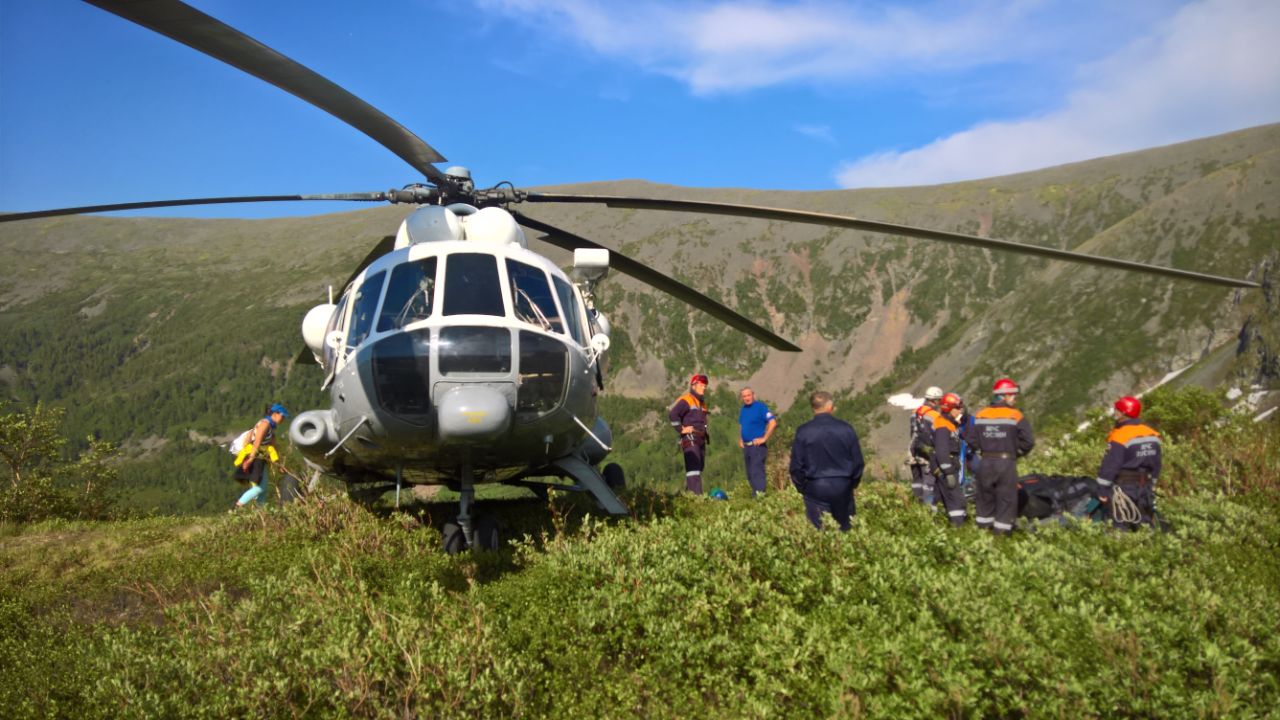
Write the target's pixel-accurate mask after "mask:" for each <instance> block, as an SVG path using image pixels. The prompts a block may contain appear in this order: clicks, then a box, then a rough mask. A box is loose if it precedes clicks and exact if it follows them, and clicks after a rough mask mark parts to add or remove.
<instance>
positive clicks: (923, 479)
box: [907, 385, 942, 507]
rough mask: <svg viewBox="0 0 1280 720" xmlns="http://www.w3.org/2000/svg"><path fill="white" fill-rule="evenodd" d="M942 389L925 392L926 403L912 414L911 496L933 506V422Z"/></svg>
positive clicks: (936, 388)
mask: <svg viewBox="0 0 1280 720" xmlns="http://www.w3.org/2000/svg"><path fill="white" fill-rule="evenodd" d="M941 399H942V388H940V387H938V386H936V385H934V386H931V387H930V388H929V389H927V390H925V391H924V402H923V403H921V405H920V407H918V408H916V410H915V412H913V413H912V414H911V459H910V460H908V461H907V463H908V464H909V465H910V466H911V494H913V495H915V496H916V499H917V500H919V501H920V502H922V503H924V504H925V505H928V506H930V507H932V506H933V503H934V486H933V475H931V474H930V473H929V465H930V458H931V457H933V420H934V418H936V417H938V401H939V400H941Z"/></svg>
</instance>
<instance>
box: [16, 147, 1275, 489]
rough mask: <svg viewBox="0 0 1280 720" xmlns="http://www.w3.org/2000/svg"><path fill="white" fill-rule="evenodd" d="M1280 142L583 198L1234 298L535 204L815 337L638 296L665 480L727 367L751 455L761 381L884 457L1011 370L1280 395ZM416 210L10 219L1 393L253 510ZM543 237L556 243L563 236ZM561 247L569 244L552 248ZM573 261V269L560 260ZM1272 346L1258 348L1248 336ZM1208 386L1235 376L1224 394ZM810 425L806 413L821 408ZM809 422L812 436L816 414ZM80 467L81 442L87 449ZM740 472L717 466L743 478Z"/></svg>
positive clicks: (726, 402)
mask: <svg viewBox="0 0 1280 720" xmlns="http://www.w3.org/2000/svg"><path fill="white" fill-rule="evenodd" d="M1277 176H1280V125H1271V126H1264V127H1259V128H1254V129H1251V130H1245V131H1241V132H1236V133H1232V134H1229V135H1223V136H1219V137H1214V138H1207V139H1204V140H1199V141H1195V142H1190V143H1183V144H1180V145H1175V146H1169V147H1165V148H1156V149H1152V150H1147V151H1143V152H1138V153H1130V154H1127V155H1122V156H1116V157H1111V158H1103V159H1099V160H1093V161H1088V162H1082V163H1077V164H1074V165H1069V166H1063V167H1058V168H1051V169H1047V170H1042V171H1038V172H1033V173H1025V174H1021V175H1014V176H1008V177H1002V178H995V179H991V180H984V181H975V182H965V183H955V184H950V185H942V186H936V187H922V188H900V189H876V190H849V191H826V192H772V191H762V190H729V189H717V190H704V189H688V188H677V187H669V186H655V185H651V184H647V183H642V182H637V181H626V182H616V183H599V184H592V185H587V186H576V187H575V188H574V189H575V190H580V191H591V192H599V193H602V194H607V193H630V194H646V195H656V196H663V197H679V198H689V199H707V200H720V201H728V202H744V203H755V204H762V205H774V206H782V207H790V208H797V209H804V210H814V211H820V212H830V213H842V214H852V215H859V216H864V217H868V218H874V219H879V220H886V221H891V222H899V223H907V224H913V225H920V226H927V227H934V228H939V229H944V230H958V231H964V232H976V233H979V234H989V235H991V236H994V237H1001V238H1005V239H1009V240H1016V241H1020V242H1027V243H1037V244H1043V245H1052V246H1055V247H1062V248H1069V249H1075V250H1081V251H1086V252H1093V253H1099V254H1107V255H1114V256H1116V257H1122V258H1130V259H1137V260H1143V261H1151V262H1158V263H1163V264H1169V265H1173V266H1175V267H1183V268H1193V269H1196V270H1202V271H1208V272H1213V273H1218V274H1224V275H1233V276H1241V277H1244V276H1248V277H1252V278H1254V279H1257V280H1260V281H1263V282H1264V283H1265V284H1266V286H1267V287H1266V288H1265V289H1264V290H1263V291H1256V290H1251V291H1242V292H1233V291H1230V290H1225V289H1219V288H1214V287H1209V286H1201V285H1196V284H1194V283H1189V282H1180V281H1172V280H1165V279H1154V278H1146V277H1139V276H1135V275H1129V274H1124V273H1120V272H1117V271H1111V270H1101V269H1094V268H1085V267H1079V266H1068V265H1063V264H1055V263H1049V262H1047V261H1041V260H1037V259H1027V258H1022V257H1013V256H1007V255H1001V254H995V253H989V252H986V251H980V250H976V249H969V248H953V247H950V246H945V245H940V244H938V243H931V242H925V241H913V240H904V239H899V238H891V237H884V236H877V235H870V234H865V233H856V232H836V231H831V230H828V229H824V228H818V227H808V226H799V225H784V224H780V223H774V222H766V221H755V220H741V219H733V218H702V217H697V216H689V215H682V214H675V213H666V212H653V213H645V212H638V211H613V210H607V209H601V208H591V207H549V206H541V205H539V206H536V207H531V208H526V210H527V211H528V212H529V214H531V215H533V216H535V217H538V218H540V219H544V220H546V221H548V222H551V223H553V224H556V225H558V226H561V227H564V228H566V229H571V230H573V231H575V232H578V233H580V234H583V235H585V236H587V237H590V238H593V239H595V240H597V241H599V242H601V243H604V244H606V245H609V246H611V247H614V248H617V249H619V250H621V251H623V252H625V253H627V254H629V255H631V256H633V257H635V258H638V259H640V260H642V261H645V262H647V263H649V264H651V265H652V266H654V267H655V268H657V269H659V270H663V271H665V272H669V273H671V274H672V275H674V276H676V277H678V278H680V279H682V280H684V281H685V282H688V283H689V284H691V285H693V286H695V287H698V288H699V289H701V290H703V291H705V292H707V293H708V294H710V295H712V296H713V297H717V298H720V299H723V300H724V301H726V302H727V303H728V304H730V305H731V306H733V307H735V308H737V309H739V310H741V311H742V312H744V313H745V314H747V315H750V316H752V317H753V318H756V319H757V320H759V321H761V322H764V323H765V324H768V325H771V326H772V327H773V328H774V329H775V330H777V331H778V332H780V333H782V334H783V335H785V336H788V337H789V338H791V339H792V340H794V341H796V342H797V343H798V344H799V345H800V346H801V347H803V348H804V350H805V352H803V353H801V354H798V355H792V354H786V353H778V352H773V351H768V350H766V349H764V348H762V347H760V346H758V344H756V343H754V342H753V341H750V340H749V339H748V338H746V337H745V336H743V335H741V334H739V333H737V332H735V331H733V330H731V329H729V328H727V327H725V326H722V325H720V324H719V323H717V322H715V321H714V320H712V319H710V318H709V317H707V316H705V315H702V314H700V313H697V312H695V311H692V310H688V309H687V308H685V307H684V306H683V305H681V304H679V303H678V302H677V301H674V300H672V299H670V298H666V297H663V296H659V295H656V294H654V293H652V292H650V291H649V290H647V289H645V288H643V287H642V286H639V285H638V284H636V283H634V282H632V281H630V280H628V279H625V278H617V277H614V278H611V279H610V280H608V281H607V282H606V283H605V285H604V287H603V288H602V292H601V293H600V295H601V298H600V299H601V304H602V306H603V307H604V309H605V310H606V312H607V313H608V314H609V315H610V317H611V318H612V320H613V326H614V328H615V331H616V332H615V336H614V350H613V352H612V353H611V355H612V357H611V364H612V374H611V378H610V380H609V387H608V388H607V397H608V399H607V401H606V408H607V410H608V414H609V417H610V419H611V420H612V421H613V422H615V424H617V425H618V426H619V427H620V428H623V429H624V432H621V433H619V438H618V445H619V448H620V452H619V459H620V460H621V461H622V462H623V464H624V465H625V466H628V467H629V469H630V472H631V477H632V478H633V480H635V481H637V482H638V483H639V484H641V485H647V486H658V487H665V486H670V485H672V483H673V482H674V481H673V480H672V479H671V478H672V477H673V476H674V475H675V474H676V471H677V470H678V459H677V458H676V457H674V453H672V452H671V449H670V446H669V438H668V437H667V436H666V435H665V434H664V433H663V430H664V423H663V422H661V419H660V417H659V415H660V414H661V412H662V411H663V410H664V409H665V407H666V405H667V404H668V403H669V402H670V401H671V400H672V399H673V398H674V397H675V395H676V394H677V393H678V392H679V391H681V390H682V389H683V379H684V378H685V377H687V375H688V374H689V373H690V372H691V371H692V370H694V369H698V370H702V371H705V372H708V373H709V374H710V375H711V376H712V378H713V389H714V390H715V392H716V395H715V398H714V399H715V405H716V406H717V407H718V409H719V411H720V414H719V415H718V417H717V419H716V421H715V423H716V427H715V432H716V434H717V436H718V437H720V438H723V440H722V441H721V442H722V444H721V445H720V446H719V447H722V448H724V449H726V450H728V449H730V445H729V443H730V442H731V441H732V437H733V435H732V433H733V425H732V418H733V416H734V414H735V413H734V409H735V407H736V401H735V400H734V393H735V392H736V390H737V389H738V388H739V387H740V386H741V385H742V384H745V383H750V384H752V385H753V386H754V387H755V388H756V390H757V393H758V395H759V396H760V397H761V398H763V399H765V400H767V401H769V402H770V403H772V404H774V405H775V406H778V407H780V408H783V409H787V408H791V407H792V406H793V405H794V401H795V399H796V398H797V397H800V396H802V395H803V394H804V393H805V392H807V391H808V390H811V389H813V388H815V387H823V388H825V389H829V390H833V391H835V392H836V393H837V396H838V397H839V398H840V412H841V414H842V415H844V416H845V417H846V418H848V419H850V420H851V421H853V422H854V423H855V424H856V425H857V426H858V427H859V429H860V430H861V431H862V432H863V434H864V436H865V437H866V439H867V442H868V445H869V447H870V449H872V450H873V451H874V452H876V453H877V454H878V455H879V456H880V457H882V458H890V457H891V456H896V453H899V452H901V437H902V435H903V434H904V431H903V430H902V428H901V426H900V423H902V415H903V414H902V413H900V412H896V411H894V410H893V408H891V407H890V406H889V405H887V404H886V403H885V402H884V400H885V398H886V397H887V396H888V395H890V394H892V393H894V392H898V391H915V392H916V393H919V392H920V390H921V389H922V388H923V387H924V386H926V385H929V384H940V385H944V386H946V387H948V388H949V389H952V388H954V389H958V390H960V391H962V392H963V393H964V394H965V395H966V396H967V397H970V398H971V399H975V398H976V399H980V398H981V396H982V394H983V390H984V389H985V388H986V387H987V386H988V384H989V383H990V381H991V379H992V378H993V377H994V376H996V375H1001V374H1010V375H1012V376H1014V377H1016V378H1018V379H1019V381H1020V382H1022V383H1023V385H1024V387H1025V388H1026V396H1025V401H1026V407H1027V409H1028V412H1029V414H1030V415H1031V416H1032V417H1033V418H1034V419H1035V420H1036V422H1037V424H1038V425H1046V424H1047V425H1054V424H1057V425H1073V424H1074V423H1075V422H1077V421H1078V420H1079V419H1080V418H1081V417H1082V415H1083V413H1084V412H1085V410H1086V409H1087V408H1089V407H1091V406H1096V405H1098V404H1099V403H1101V402H1103V401H1104V400H1106V399H1109V398H1111V397H1112V396H1114V395H1115V394H1118V393H1120V392H1131V391H1134V390H1138V389H1141V388H1145V387H1148V386H1149V385H1151V384H1154V383H1155V382H1156V381H1158V380H1159V379H1161V378H1162V377H1163V376H1165V375H1166V374H1167V373H1169V372H1170V371H1173V370H1177V369H1180V368H1183V367H1185V366H1187V365H1190V364H1192V363H1194V362H1196V361H1198V360H1201V359H1202V358H1206V357H1207V356H1208V355H1209V354H1211V351H1213V350H1215V349H1219V348H1224V347H1225V346H1226V345H1228V344H1230V345H1233V346H1235V348H1234V349H1228V350H1227V351H1226V353H1225V354H1219V355H1215V357H1216V358H1218V360H1217V363H1218V364H1217V370H1216V371H1215V372H1214V373H1212V382H1213V383H1214V384H1216V383H1220V382H1225V381H1230V382H1233V383H1236V384H1240V385H1243V386H1248V385H1250V384H1259V385H1262V386H1263V387H1264V388H1274V387H1275V383H1276V381H1277V377H1280V363H1278V362H1277V360H1276V358H1277V355H1280V352H1278V351H1277V349H1278V348H1280V341H1278V340H1277V337H1278V335H1277V333H1280V328H1278V327H1277V326H1276V324H1277V320H1276V318H1277V317H1278V316H1280V312H1277V307H1276V298H1275V294H1274V286H1273V284H1272V283H1273V277H1274V270H1273V269H1269V268H1274V266H1275V262H1276V259H1277V256H1278V255H1280V193H1277V192H1276V187H1277V183H1276V180H1277ZM406 212H408V208H403V207H385V208H378V209H373V210H362V211H356V212H351V213H343V214H338V215H329V216H321V217H314V218H305V219H281V220H270V221H234V220H177V219H120V218H107V217H80V218H58V219H47V220H38V221H30V222H24V223H11V224H5V225H0V267H3V268H5V269H4V271H3V272H2V273H0V393H3V395H5V396H7V397H8V398H10V399H11V401H12V402H13V404H14V405H15V406H18V407H27V406H30V405H33V404H34V403H35V402H37V401H43V402H45V403H48V404H52V405H56V406H60V407H64V408H65V409H66V412H67V416H66V418H67V419H66V423H65V428H64V429H65V434H66V435H68V436H69V437H72V438H75V439H76V440H77V442H82V440H80V439H82V438H84V437H85V436H88V435H93V436H95V437H98V438H102V439H106V440H110V441H113V442H117V443H120V444H121V445H122V447H123V448H124V450H125V454H126V456H127V458H128V459H127V462H126V463H125V465H124V466H123V467H122V472H123V476H124V482H125V484H126V486H127V487H128V488H129V494H128V503H129V504H130V505H131V506H133V507H136V508H139V509H141V510H143V511H146V510H151V509H158V510H160V511H163V512H201V511H210V510H215V509H220V508H223V507H226V504H227V502H228V495H229V493H231V492H233V489H232V488H230V487H229V486H228V485H227V484H226V483H225V482H224V481H223V479H222V476H223V474H224V468H225V456H224V455H223V453H222V451H220V450H219V449H218V448H217V447H216V443H217V442H218V441H219V440H225V439H227V437H228V434H229V433H231V432H234V431H238V430H240V429H243V427H244V426H246V424H247V423H248V422H249V421H251V420H252V419H253V418H254V416H255V415H256V413H257V411H258V410H259V409H260V408H261V405H262V403H264V402H266V401H268V400H272V399H280V400H283V401H284V402H285V403H286V404H288V405H289V406H290V407H293V408H302V409H305V408H310V407H320V406H323V405H324V404H325V398H324V397H322V395H321V394H320V393H319V390H318V387H319V385H320V382H321V378H320V376H319V371H318V370H317V369H315V368H314V367H294V366H293V362H292V359H293V357H294V356H295V355H296V353H297V352H298V350H299V348H300V347H301V342H300V339H299V335H298V327H299V323H300V321H301V318H302V316H303V314H304V313H305V312H306V310H307V309H309V308H310V307H311V306H313V305H314V304H316V303H318V302H322V301H323V300H324V298H325V295H326V288H327V286H328V285H330V284H334V283H340V282H342V280H343V279H345V277H346V276H347V274H348V273H349V271H350V269H351V268H352V267H353V265H354V264H355V263H356V262H357V261H358V260H359V259H360V258H361V257H363V256H364V254H365V253H366V252H367V250H368V249H369V248H370V247H371V246H372V245H373V244H374V243H375V242H376V241H377V239H379V238H381V237H382V236H384V235H386V234H390V233H392V232H394V230H395V228H396V226H397V223H398V221H399V219H400V218H401V217H402V216H403V215H404V214H405V213H406ZM535 245H538V244H535ZM543 247H545V246H543ZM552 255H553V256H554V257H558V258H560V259H562V260H563V259H564V256H563V254H556V253H555V252H552ZM1241 338H1246V339H1247V342H1244V341H1242V340H1241ZM1206 377H1208V376H1207V375H1206ZM802 416H803V412H802V411H801V412H799V414H798V415H796V416H795V417H802ZM791 425H792V426H793V425H794V423H791ZM75 449H76V447H75V445H74V443H73V446H72V447H71V448H69V450H72V451H74V450H75ZM733 455H734V453H731V452H724V453H713V458H712V462H713V463H722V464H723V465H722V466H713V468H712V469H713V470H714V471H717V472H720V470H718V468H720V467H722V468H723V470H722V475H721V477H728V474H729V473H731V472H732V468H733V467H735V466H736V465H735V463H736V459H735V458H734V457H733Z"/></svg>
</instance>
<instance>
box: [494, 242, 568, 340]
mask: <svg viewBox="0 0 1280 720" xmlns="http://www.w3.org/2000/svg"><path fill="white" fill-rule="evenodd" d="M507 275H508V277H510V278H511V307H512V308H513V309H514V310H515V313H516V319H517V320H519V321H521V322H527V323H529V324H530V325H537V326H538V327H540V328H542V329H543V330H549V331H551V332H558V333H563V332H564V323H562V322H561V321H560V313H559V311H557V310H556V301H555V298H554V297H553V296H552V295H551V284H550V283H548V282H547V274H546V273H545V272H543V271H542V269H541V268H536V267H534V266H532V265H526V264H525V263H522V262H517V261H515V260H510V259H508V260H507Z"/></svg>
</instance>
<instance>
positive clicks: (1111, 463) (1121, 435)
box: [1098, 395, 1161, 529]
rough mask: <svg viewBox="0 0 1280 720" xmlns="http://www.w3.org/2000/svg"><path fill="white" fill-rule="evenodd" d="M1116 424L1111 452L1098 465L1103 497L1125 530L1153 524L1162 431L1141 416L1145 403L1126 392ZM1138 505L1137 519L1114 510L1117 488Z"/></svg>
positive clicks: (1109, 441) (1117, 409)
mask: <svg viewBox="0 0 1280 720" xmlns="http://www.w3.org/2000/svg"><path fill="white" fill-rule="evenodd" d="M1114 407H1115V410H1114V415H1115V418H1116V424H1115V427H1114V428H1112V430H1111V433H1110V434H1108V435H1107V452H1106V454H1105V455H1103V456H1102V464H1101V466H1099V467H1098V490H1099V499H1100V500H1102V501H1103V502H1106V503H1109V504H1110V505H1112V506H1113V511H1112V512H1113V514H1112V517H1113V523H1114V525H1115V527H1117V528H1122V529H1135V528H1137V527H1138V525H1151V524H1152V519H1153V518H1154V516H1155V512H1156V492H1155V486H1156V480H1157V479H1158V478H1159V477H1160V466H1161V447H1160V433H1158V432H1156V431H1155V430H1154V429H1152V428H1151V427H1150V426H1149V425H1147V424H1145V423H1143V422H1142V421H1141V420H1139V419H1138V416H1140V415H1141V414H1142V402H1141V401H1139V400H1138V398H1136V397H1133V396H1131V395H1126V396H1124V397H1122V398H1120V399H1119V400H1117V401H1116V404H1115V406H1114ZM1117 489H1118V490H1120V491H1121V492H1123V493H1124V494H1125V495H1127V496H1128V497H1129V499H1130V500H1132V501H1133V504H1134V505H1135V506H1137V510H1138V516H1137V519H1136V521H1134V522H1130V521H1128V520H1127V519H1126V520H1121V519H1120V518H1118V517H1117V515H1118V514H1119V513H1117V512H1116V511H1115V509H1114V506H1115V497H1114V495H1115V490H1117Z"/></svg>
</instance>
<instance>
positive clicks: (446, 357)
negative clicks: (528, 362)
mask: <svg viewBox="0 0 1280 720" xmlns="http://www.w3.org/2000/svg"><path fill="white" fill-rule="evenodd" d="M482 257H484V256H482ZM439 348H440V372H441V373H443V374H445V375H458V374H466V373H484V374H486V375H505V374H507V373H509V372H511V331H510V330H508V329H506V328H500V327H498V328H495V327H466V326H461V327H460V326H454V327H444V328H441V329H440V343H439Z"/></svg>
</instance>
